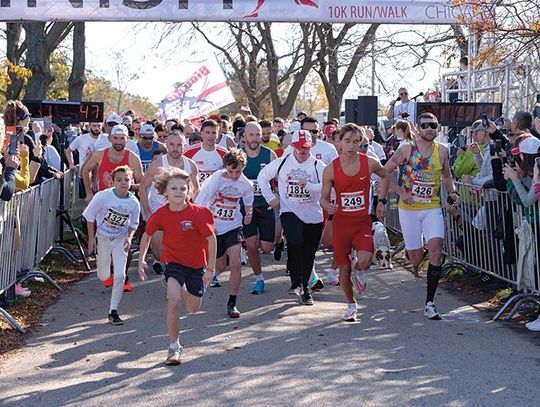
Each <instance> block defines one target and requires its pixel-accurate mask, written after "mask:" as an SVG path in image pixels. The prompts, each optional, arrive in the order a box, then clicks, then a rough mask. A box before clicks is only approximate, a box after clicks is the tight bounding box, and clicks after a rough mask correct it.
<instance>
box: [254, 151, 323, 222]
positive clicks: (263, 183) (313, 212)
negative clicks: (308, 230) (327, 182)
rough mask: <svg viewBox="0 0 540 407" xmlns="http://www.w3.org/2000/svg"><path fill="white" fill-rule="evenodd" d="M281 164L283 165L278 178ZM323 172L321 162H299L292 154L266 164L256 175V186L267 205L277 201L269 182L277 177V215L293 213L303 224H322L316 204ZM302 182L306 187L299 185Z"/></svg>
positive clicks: (321, 216) (320, 209)
mask: <svg viewBox="0 0 540 407" xmlns="http://www.w3.org/2000/svg"><path fill="white" fill-rule="evenodd" d="M283 162H284V163H283ZM281 163H283V166H282V167H281V169H280V170H279V175H278V168H279V166H280V165H281ZM323 171H324V163H323V162H322V161H320V160H317V159H316V158H315V157H313V156H310V157H309V158H308V159H307V160H306V161H304V162H303V163H299V162H298V160H297V159H296V157H295V156H294V154H290V155H287V156H285V157H281V158H279V159H277V160H274V161H272V162H271V163H269V164H267V165H266V166H265V167H264V168H263V169H262V170H261V172H260V173H259V176H258V177H257V183H258V184H259V186H260V188H261V192H262V195H263V196H264V199H266V202H270V201H272V200H273V199H274V198H276V196H275V195H274V192H272V188H271V187H270V181H271V180H272V179H273V178H275V177H276V176H277V177H278V190H279V203H280V214H282V213H284V212H292V213H294V214H295V215H296V216H298V218H300V220H301V221H302V222H304V223H320V222H322V221H323V213H322V208H321V205H320V204H319V201H320V199H321V189H322V175H323ZM303 180H306V181H307V184H306V185H305V186H301V185H300V181H303Z"/></svg>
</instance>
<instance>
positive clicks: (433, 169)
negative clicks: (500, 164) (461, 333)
mask: <svg viewBox="0 0 540 407" xmlns="http://www.w3.org/2000/svg"><path fill="white" fill-rule="evenodd" d="M438 129H439V122H438V120H437V118H436V117H435V115H433V114H431V113H422V114H421V115H420V117H419V118H418V137H417V138H416V140H415V141H414V142H408V143H402V144H401V145H400V146H399V147H398V149H397V150H396V152H395V153H394V155H393V156H392V158H391V159H390V160H389V161H388V162H387V163H386V165H385V168H386V170H387V171H388V173H389V174H390V173H392V172H393V171H394V170H395V169H396V168H397V167H398V166H399V167H400V182H399V184H398V183H397V182H396V180H395V179H394V178H393V177H387V178H386V179H383V182H382V187H381V193H380V198H379V207H378V208H377V209H378V211H385V210H386V204H387V199H386V197H387V193H388V188H389V187H390V189H392V191H394V192H395V193H397V194H398V195H399V198H400V199H399V205H398V208H399V220H400V224H401V231H402V233H403V240H404V241H405V248H406V249H407V251H408V254H409V259H410V261H411V263H412V264H413V267H414V271H415V273H416V272H417V271H418V268H419V267H420V263H421V262H422V260H423V257H424V240H423V238H424V239H425V241H426V242H427V248H428V252H429V266H428V270H427V297H426V306H425V308H424V316H426V317H427V318H429V319H431V320H437V319H441V317H440V316H439V314H438V312H437V309H436V308H435V303H434V298H435V292H436V291H437V285H438V283H439V279H440V277H441V273H442V268H441V264H442V245H443V239H444V219H443V214H442V209H441V198H440V185H441V183H442V184H443V185H444V187H445V189H446V191H447V192H448V197H449V198H448V204H449V205H454V206H458V205H459V203H460V197H459V194H458V192H457V191H456V186H455V185H454V180H453V178H452V174H451V172H450V160H449V156H450V154H449V151H448V148H447V147H446V146H444V145H443V144H439V143H438V142H436V141H435V137H437V133H438Z"/></svg>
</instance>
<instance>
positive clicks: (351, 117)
mask: <svg viewBox="0 0 540 407" xmlns="http://www.w3.org/2000/svg"><path fill="white" fill-rule="evenodd" d="M357 104H358V100H357V99H345V123H356V117H357Z"/></svg>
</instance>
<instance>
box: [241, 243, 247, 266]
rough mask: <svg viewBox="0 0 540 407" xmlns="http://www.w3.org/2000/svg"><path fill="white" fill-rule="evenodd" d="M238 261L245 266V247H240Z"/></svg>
mask: <svg viewBox="0 0 540 407" xmlns="http://www.w3.org/2000/svg"><path fill="white" fill-rule="evenodd" d="M240 263H241V264H242V266H247V264H248V258H247V254H246V249H244V248H243V247H242V250H241V252H240Z"/></svg>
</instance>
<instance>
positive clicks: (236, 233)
mask: <svg viewBox="0 0 540 407" xmlns="http://www.w3.org/2000/svg"><path fill="white" fill-rule="evenodd" d="M216 239H217V256H216V257H217V258H218V259H219V258H220V257H221V256H223V255H224V254H225V253H227V249H228V248H229V247H233V246H236V245H237V244H240V243H242V241H243V240H244V235H243V234H242V228H241V227H239V228H236V229H233V230H229V231H228V232H225V233H223V234H222V235H217V236H216Z"/></svg>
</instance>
